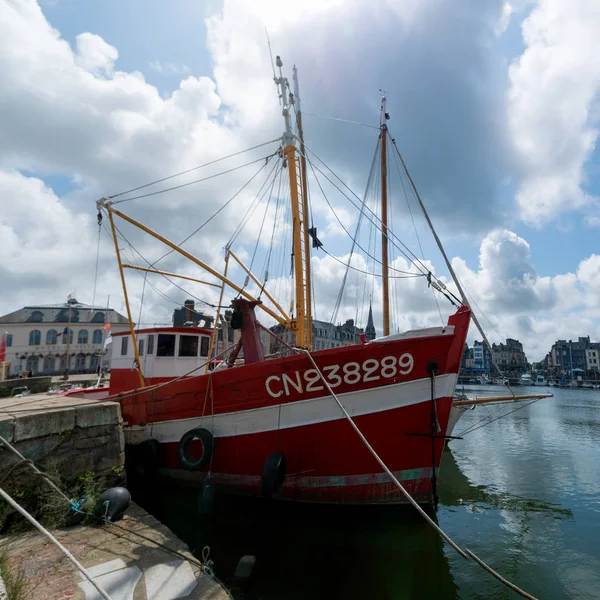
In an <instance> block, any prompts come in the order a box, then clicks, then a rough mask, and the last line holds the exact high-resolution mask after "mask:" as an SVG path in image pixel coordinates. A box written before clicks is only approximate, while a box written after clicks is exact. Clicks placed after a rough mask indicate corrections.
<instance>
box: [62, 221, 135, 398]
mask: <svg viewBox="0 0 600 600" xmlns="http://www.w3.org/2000/svg"><path fill="white" fill-rule="evenodd" d="M108 218H109V220H110V229H111V231H112V234H113V241H114V242H115V251H116V253H117V263H118V264H119V273H120V274H121V284H122V286H123V296H125V308H126V309H127V320H128V321H129V332H130V333H131V342H132V344H133V353H134V355H135V366H136V368H137V372H138V375H139V378H140V386H141V387H144V386H145V385H146V381H145V380H144V375H143V373H142V363H141V361H140V353H139V350H138V344H137V337H136V335H135V327H134V326H133V321H132V320H131V309H130V308H129V296H128V295H127V286H126V285H125V273H124V272H123V263H122V262H121V251H120V250H119V240H118V239H117V229H116V228H115V222H114V220H113V215H112V211H111V210H109V211H108ZM69 337H70V336H69Z"/></svg>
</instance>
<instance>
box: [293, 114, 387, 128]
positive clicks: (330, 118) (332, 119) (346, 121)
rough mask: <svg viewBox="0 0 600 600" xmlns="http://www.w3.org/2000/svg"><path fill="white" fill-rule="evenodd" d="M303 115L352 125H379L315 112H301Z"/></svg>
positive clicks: (371, 126)
mask: <svg viewBox="0 0 600 600" xmlns="http://www.w3.org/2000/svg"><path fill="white" fill-rule="evenodd" d="M302 114H303V115H308V116H309V117H319V118H320V119H328V120H329V121H339V122H341V123H352V124H353V125H360V126H361V127H369V128H370V129H377V130H379V127H375V125H368V124H367V123H361V122H359V121H350V120H349V119H339V118H337V117H328V116H327V115H318V114H316V113H307V112H304V111H303V112H302Z"/></svg>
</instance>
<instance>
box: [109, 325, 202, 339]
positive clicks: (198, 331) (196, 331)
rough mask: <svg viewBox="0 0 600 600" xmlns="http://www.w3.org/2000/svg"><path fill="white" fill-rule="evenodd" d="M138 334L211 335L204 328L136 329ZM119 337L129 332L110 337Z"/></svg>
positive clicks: (120, 332) (121, 332) (114, 334)
mask: <svg viewBox="0 0 600 600" xmlns="http://www.w3.org/2000/svg"><path fill="white" fill-rule="evenodd" d="M140 333H187V334H188V335H212V329H206V328H205V327H188V326H184V327H149V328H147V329H136V330H135V334H136V335H139V334H140ZM120 335H131V333H130V332H129V331H119V332H117V333H113V334H112V337H119V336H120Z"/></svg>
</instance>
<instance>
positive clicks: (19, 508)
mask: <svg viewBox="0 0 600 600" xmlns="http://www.w3.org/2000/svg"><path fill="white" fill-rule="evenodd" d="M0 496H1V497H2V499H3V500H4V501H5V502H8V504H10V506H12V507H13V508H14V509H15V510H16V511H17V512H19V513H21V515H23V516H24V517H25V518H26V519H27V520H28V521H29V522H30V523H31V524H32V525H33V526H34V527H35V528H36V529H37V530H39V531H40V532H41V533H43V534H44V535H45V536H46V537H47V538H48V539H49V540H50V541H51V542H52V543H53V544H54V545H55V546H56V547H57V548H58V549H59V550H60V551H61V552H62V553H63V554H64V555H65V556H66V557H67V558H68V559H69V560H70V561H71V562H72V563H73V564H74V565H75V566H76V567H77V569H78V571H79V572H80V573H81V574H82V575H83V576H84V577H85V578H86V579H87V580H88V581H89V582H90V583H91V584H92V585H93V586H94V587H95V588H96V590H98V593H99V594H100V595H101V596H102V597H103V598H104V599H105V600H111V597H110V596H109V595H108V593H107V592H106V591H105V590H104V588H103V587H102V586H101V585H100V584H99V583H98V582H97V581H96V580H95V579H94V578H93V577H92V576H91V575H90V574H89V573H88V571H87V570H86V569H85V567H84V566H83V565H82V564H81V563H80V562H79V561H78V560H77V559H76V558H75V557H74V556H73V555H72V554H71V553H70V552H69V551H68V550H67V549H66V548H65V547H64V546H63V545H62V544H61V543H60V542H59V541H58V540H57V539H56V538H55V537H54V536H53V535H52V534H51V533H50V532H49V531H48V530H47V529H46V528H45V527H44V526H43V525H41V524H40V523H38V522H37V521H36V520H35V519H34V518H33V517H32V516H31V515H30V514H29V513H28V512H27V511H26V510H25V509H24V508H23V507H22V506H20V505H19V504H17V503H16V502H15V501H14V500H13V499H12V498H11V497H10V496H9V495H8V494H7V493H6V492H5V491H4V490H3V489H2V488H1V487H0Z"/></svg>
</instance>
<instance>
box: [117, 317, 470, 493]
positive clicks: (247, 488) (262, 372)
mask: <svg viewBox="0 0 600 600" xmlns="http://www.w3.org/2000/svg"><path fill="white" fill-rule="evenodd" d="M469 317H470V313H469V311H468V309H464V308H462V309H460V310H459V311H458V313H457V314H456V315H454V316H453V317H451V318H450V322H449V327H448V328H442V333H441V334H433V335H427V334H419V332H416V334H415V337H408V338H399V339H393V338H391V339H389V340H387V341H386V340H384V341H381V342H373V343H369V344H364V345H356V346H348V347H343V348H336V349H332V350H325V351H320V352H314V353H312V356H313V358H314V360H315V362H316V364H317V366H318V367H319V370H320V371H321V372H322V373H323V375H324V376H325V378H326V380H327V382H328V383H329V384H330V385H331V386H332V388H333V390H334V392H335V393H336V396H337V397H338V400H339V402H341V403H342V405H343V406H344V407H345V409H346V410H347V411H348V413H349V414H350V416H351V417H352V419H353V421H354V423H355V424H356V425H357V426H358V428H359V429H360V431H361V432H362V433H363V435H364V436H365V437H366V439H367V440H368V441H369V443H370V444H371V445H372V447H373V449H374V450H375V451H376V452H377V454H378V455H379V456H380V458H381V459H382V460H383V461H384V463H385V464H386V465H387V467H388V468H389V469H390V470H391V471H392V472H393V473H394V474H395V475H396V477H397V478H398V479H399V480H400V482H401V483H402V484H403V486H404V487H405V488H406V490H407V491H408V492H409V493H410V494H411V496H412V497H413V498H415V499H416V500H417V501H418V502H420V503H428V502H431V501H432V475H433V473H434V472H435V473H437V470H438V468H439V465H440V460H441V455H442V452H443V448H444V441H445V440H444V437H443V436H444V435H445V434H446V432H447V428H448V419H449V416H450V410H451V407H452V399H453V395H454V390H455V386H456V381H457V373H458V369H459V363H460V357H461V353H462V349H463V345H464V341H465V338H466V333H467V328H468V320H469ZM432 364H434V365H435V367H436V370H437V371H436V375H435V377H434V378H433V381H432V378H431V376H430V374H429V371H430V370H431V366H432ZM130 376H135V373H124V372H121V373H120V372H119V371H118V370H117V371H115V370H113V372H112V374H111V393H113V392H114V391H115V390H114V389H113V383H116V384H117V385H119V386H121V392H122V398H121V399H120V401H121V405H122V410H123V416H124V418H125V419H126V421H127V423H126V429H125V434H126V441H127V442H128V444H130V445H131V446H135V445H138V444H140V443H142V442H144V441H146V440H149V439H152V440H156V441H158V442H159V443H160V449H161V450H160V457H158V465H157V467H158V469H159V471H160V473H162V474H163V475H166V476H169V477H172V478H175V479H178V480H181V481H184V482H187V483H189V484H190V485H196V486H199V485H201V484H202V482H203V481H204V479H205V478H206V476H207V474H208V472H209V471H210V475H211V477H212V479H213V481H214V483H215V485H216V486H217V487H218V488H219V490H221V491H225V492H230V493H234V494H245V495H250V496H260V495H261V477H262V474H263V469H264V465H265V461H266V459H267V458H268V456H269V455H270V454H272V453H273V452H282V453H283V454H284V455H285V458H286V462H287V468H286V477H285V481H284V484H283V487H282V488H281V490H280V492H279V494H278V497H279V498H282V499H288V500H297V501H305V502H323V503H338V504H390V503H403V502H406V498H405V497H404V495H402V493H401V492H400V490H399V489H398V488H397V486H396V485H395V484H394V483H393V482H392V481H391V480H390V478H389V476H388V475H387V474H386V473H385V472H384V470H383V469H382V468H381V466H380V465H379V464H378V462H377V461H376V460H375V458H374V457H373V455H372V454H371V452H370V451H369V450H368V448H367V447H366V446H365V444H364V442H363V441H362V440H361V439H360V437H359V436H358V435H357V433H356V431H354V429H353V428H352V426H351V424H350V423H349V422H348V420H347V419H346V418H345V416H344V415H343V413H342V411H341V409H340V407H339V405H338V404H337V402H336V399H335V398H334V397H332V395H331V394H330V393H329V391H328V390H327V389H326V387H325V386H324V385H323V381H322V380H321V379H320V376H319V373H318V372H317V371H316V370H315V369H314V368H312V364H311V362H310V361H309V359H308V358H307V357H306V356H305V355H302V354H299V355H293V356H288V357H285V358H281V359H277V360H268V361H263V362H260V363H254V364H250V365H246V366H243V367H236V368H232V369H223V370H217V371H215V372H213V373H211V374H206V375H201V376H198V377H186V378H183V379H180V380H178V381H174V382H170V383H169V382H168V381H163V380H158V379H157V380H149V381H148V383H149V384H150V385H151V386H152V385H160V384H161V383H166V384H168V385H165V386H164V387H161V388H158V389H155V390H152V389H151V388H145V389H144V388H142V389H140V390H137V391H136V392H135V393H134V394H131V393H129V394H128V393H125V390H127V389H129V390H131V388H132V387H133V386H132V385H130V383H131V382H128V381H126V379H127V378H128V377H130ZM432 384H433V385H432ZM128 385H129V388H128V387H127V386H128ZM145 390H150V391H145ZM113 397H114V395H113ZM432 420H433V423H434V427H433V429H434V433H435V436H436V437H435V438H434V439H433V440H432V438H431V435H430V434H431V433H432ZM198 427H201V428H203V429H206V430H208V431H210V432H211V434H212V436H213V437H214V452H213V456H212V460H211V462H210V464H209V465H208V466H207V467H205V468H204V469H202V470H199V471H195V470H186V469H185V468H183V466H182V464H181V462H180V458H179V454H178V446H179V441H180V440H181V438H182V436H183V435H184V434H185V433H186V432H188V431H190V430H192V429H195V428H198ZM194 444H195V442H193V443H192V445H191V451H192V452H196V451H197V450H198V448H196V449H194ZM198 446H199V447H200V444H199V443H198Z"/></svg>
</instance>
